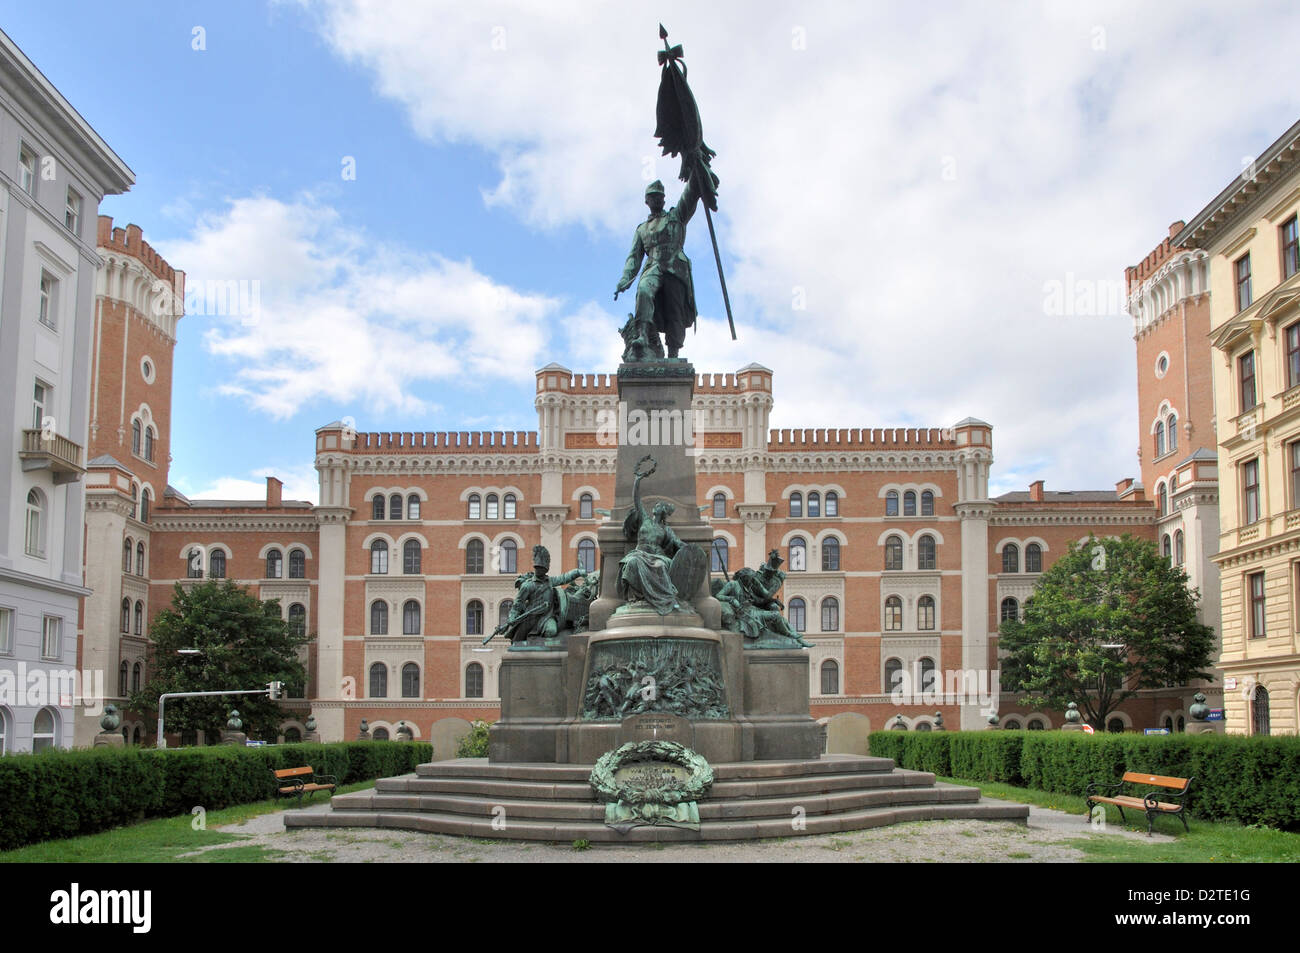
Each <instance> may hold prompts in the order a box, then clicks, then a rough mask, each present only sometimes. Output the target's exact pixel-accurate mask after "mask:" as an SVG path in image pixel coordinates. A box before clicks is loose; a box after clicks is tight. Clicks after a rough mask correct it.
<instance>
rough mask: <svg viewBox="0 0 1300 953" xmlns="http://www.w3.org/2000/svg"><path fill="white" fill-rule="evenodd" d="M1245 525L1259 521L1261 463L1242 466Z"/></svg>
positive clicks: (1249, 463)
mask: <svg viewBox="0 0 1300 953" xmlns="http://www.w3.org/2000/svg"><path fill="white" fill-rule="evenodd" d="M1241 489H1242V502H1243V504H1244V507H1243V510H1242V522H1243V523H1247V524H1249V523H1255V522H1258V521H1259V461H1258V460H1249V461H1247V462H1246V463H1243V464H1242V465H1241Z"/></svg>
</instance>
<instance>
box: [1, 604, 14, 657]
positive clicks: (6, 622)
mask: <svg viewBox="0 0 1300 953" xmlns="http://www.w3.org/2000/svg"><path fill="white" fill-rule="evenodd" d="M13 652H14V610H13V609H4V608H0V655H12V654H13Z"/></svg>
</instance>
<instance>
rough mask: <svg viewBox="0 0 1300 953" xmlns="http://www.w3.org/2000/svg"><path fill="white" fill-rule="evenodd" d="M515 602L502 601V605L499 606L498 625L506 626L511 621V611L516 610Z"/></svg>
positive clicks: (510, 600) (511, 600)
mask: <svg viewBox="0 0 1300 953" xmlns="http://www.w3.org/2000/svg"><path fill="white" fill-rule="evenodd" d="M514 605H515V600H513V599H502V600H501V605H499V606H497V625H505V624H506V623H507V622H508V621H509V620H510V610H511V609H512V608H514Z"/></svg>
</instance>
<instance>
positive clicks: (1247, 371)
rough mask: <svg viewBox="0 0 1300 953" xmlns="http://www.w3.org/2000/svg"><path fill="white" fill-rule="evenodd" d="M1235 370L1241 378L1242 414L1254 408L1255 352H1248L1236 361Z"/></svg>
mask: <svg viewBox="0 0 1300 953" xmlns="http://www.w3.org/2000/svg"><path fill="white" fill-rule="evenodd" d="M1237 370H1238V372H1239V374H1240V377H1241V412H1242V413H1243V414H1244V413H1245V412H1246V411H1248V410H1253V409H1254V407H1255V352H1254V351H1249V352H1247V353H1246V354H1243V355H1241V357H1239V358H1238V359H1237Z"/></svg>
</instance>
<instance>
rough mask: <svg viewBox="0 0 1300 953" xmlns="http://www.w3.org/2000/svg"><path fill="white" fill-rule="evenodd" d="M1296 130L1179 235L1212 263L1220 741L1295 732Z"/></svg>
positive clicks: (1299, 563)
mask: <svg viewBox="0 0 1300 953" xmlns="http://www.w3.org/2000/svg"><path fill="white" fill-rule="evenodd" d="M1298 158H1300V123H1297V124H1296V125H1294V126H1292V127H1291V128H1290V129H1288V130H1287V131H1286V133H1285V134H1284V135H1283V136H1282V137H1281V138H1280V139H1278V140H1277V141H1276V142H1275V143H1273V144H1272V145H1271V146H1269V148H1268V149H1267V150H1265V152H1264V153H1263V154H1262V155H1261V156H1259V157H1258V158H1257V159H1256V160H1255V162H1253V163H1252V164H1251V165H1249V166H1248V167H1247V168H1246V169H1244V170H1243V171H1242V173H1241V174H1240V175H1238V176H1237V177H1235V178H1234V179H1233V180H1232V181H1231V182H1230V183H1229V184H1228V186H1227V187H1226V188H1225V189H1224V190H1223V191H1222V192H1220V193H1219V194H1218V195H1217V196H1216V197H1215V198H1214V200H1213V201H1212V202H1210V203H1209V204H1208V205H1207V206H1206V207H1205V208H1204V209H1203V210H1202V211H1201V212H1200V213H1199V214H1197V215H1196V216H1195V217H1194V218H1193V219H1192V220H1191V221H1190V222H1189V223H1188V224H1187V226H1186V227H1185V228H1184V229H1183V230H1182V231H1181V232H1180V233H1179V234H1178V235H1177V236H1175V238H1174V244H1175V245H1179V246H1182V247H1183V248H1189V249H1202V250H1204V252H1205V253H1206V255H1207V256H1208V258H1209V273H1210V278H1209V283H1210V341H1211V344H1212V345H1213V348H1214V357H1213V359H1212V361H1211V363H1212V370H1213V383H1214V406H1215V426H1216V431H1217V440H1218V448H1219V452H1218V463H1219V473H1218V478H1219V487H1220V492H1221V500H1220V506H1219V552H1218V555H1217V556H1215V562H1216V563H1217V564H1218V568H1219V574H1220V580H1221V602H1222V619H1221V626H1220V633H1221V638H1222V646H1223V648H1222V655H1221V657H1220V661H1219V668H1220V669H1221V671H1222V672H1223V679H1224V681H1223V688H1224V692H1223V697H1224V709H1225V719H1226V722H1227V730H1228V731H1229V732H1230V733H1233V734H1270V733H1271V734H1295V733H1296V731H1297V727H1300V232H1298V229H1297V211H1298V210H1300V162H1297V161H1296V160H1297V159H1298Z"/></svg>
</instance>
